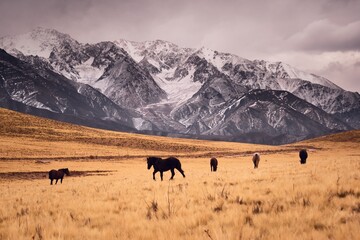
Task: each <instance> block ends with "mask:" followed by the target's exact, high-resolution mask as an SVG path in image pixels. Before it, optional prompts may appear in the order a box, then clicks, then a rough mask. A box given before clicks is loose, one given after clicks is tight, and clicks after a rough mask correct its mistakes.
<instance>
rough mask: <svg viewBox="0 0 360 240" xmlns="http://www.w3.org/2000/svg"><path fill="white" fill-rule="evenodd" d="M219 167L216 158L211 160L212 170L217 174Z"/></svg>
mask: <svg viewBox="0 0 360 240" xmlns="http://www.w3.org/2000/svg"><path fill="white" fill-rule="evenodd" d="M217 165H218V160H217V159H216V158H214V157H213V158H211V159H210V170H211V171H214V172H216V170H217Z"/></svg>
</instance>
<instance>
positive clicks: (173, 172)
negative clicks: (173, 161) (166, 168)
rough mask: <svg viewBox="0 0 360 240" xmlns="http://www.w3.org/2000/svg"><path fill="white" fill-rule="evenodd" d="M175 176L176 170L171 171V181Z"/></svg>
mask: <svg viewBox="0 0 360 240" xmlns="http://www.w3.org/2000/svg"><path fill="white" fill-rule="evenodd" d="M174 176H175V171H174V169H173V168H172V169H171V178H170V180H172V179H173V178H174Z"/></svg>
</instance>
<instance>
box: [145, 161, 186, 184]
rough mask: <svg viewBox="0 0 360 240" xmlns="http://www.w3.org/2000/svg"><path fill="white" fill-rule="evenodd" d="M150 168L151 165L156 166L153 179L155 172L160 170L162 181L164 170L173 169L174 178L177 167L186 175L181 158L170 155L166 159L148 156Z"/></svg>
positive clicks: (172, 175)
mask: <svg viewBox="0 0 360 240" xmlns="http://www.w3.org/2000/svg"><path fill="white" fill-rule="evenodd" d="M147 165H148V169H150V168H151V166H154V172H153V179H154V180H156V179H155V173H157V172H160V177H161V181H162V180H163V172H166V171H169V170H171V178H170V180H171V179H173V178H174V175H175V171H174V168H176V169H177V170H178V171H179V172H180V173H181V174H182V175H183V177H185V174H184V171H183V170H182V169H181V163H180V161H179V159H177V158H174V157H169V158H166V159H162V158H158V157H148V158H147Z"/></svg>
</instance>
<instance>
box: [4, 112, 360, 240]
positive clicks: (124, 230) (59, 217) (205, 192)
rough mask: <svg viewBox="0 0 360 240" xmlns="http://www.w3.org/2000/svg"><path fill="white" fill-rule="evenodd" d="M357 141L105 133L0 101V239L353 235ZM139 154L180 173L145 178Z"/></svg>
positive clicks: (357, 137)
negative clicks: (177, 165) (56, 175)
mask: <svg viewBox="0 0 360 240" xmlns="http://www.w3.org/2000/svg"><path fill="white" fill-rule="evenodd" d="M304 147H305V148H307V149H308V152H309V158H308V162H307V164H306V165H300V164H299V157H298V150H299V149H301V148H304ZM359 147H360V131H351V132H347V133H341V134H336V135H332V136H327V137H322V138H317V139H313V140H309V141H304V142H300V143H297V144H290V145H284V146H264V145H253V144H242V143H227V142H210V141H196V140H188V139H175V138H164V137H154V136H143V135H137V134H127V133H116V132H111V131H103V130H97V129H91V128H86V127H81V126H76V125H70V124H65V123H59V122H55V121H51V120H47V119H42V118H37V117H33V116H29V115H24V114H20V113H16V112H12V111H9V110H4V109H0V151H1V152H0V159H1V160H0V193H1V196H0V239H359V236H360V228H359V226H360V189H359V186H360V184H359V183H360V181H359V180H360V171H359V170H360V148H359ZM254 152H260V154H261V161H260V165H259V169H253V165H252V162H251V155H252V153H254ZM149 155H157V156H170V155H174V156H177V157H179V159H180V160H181V162H182V166H183V169H184V170H185V174H186V178H183V177H182V176H181V175H180V174H179V173H178V172H176V175H175V179H174V180H173V181H168V180H167V179H168V178H169V177H170V173H169V172H166V173H165V174H164V181H162V182H161V181H160V176H159V175H157V181H153V180H152V170H150V171H149V170H147V169H146V162H145V157H146V156H149ZM211 156H215V157H217V158H218V160H219V168H218V171H217V172H210V164H209V159H210V157H211ZM63 167H68V168H69V169H70V172H72V173H73V175H72V176H66V177H65V179H64V181H63V184H57V185H52V186H51V185H50V184H49V183H50V181H49V180H48V179H47V172H48V171H49V170H50V169H58V168H63Z"/></svg>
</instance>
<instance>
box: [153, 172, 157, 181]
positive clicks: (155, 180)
mask: <svg viewBox="0 0 360 240" xmlns="http://www.w3.org/2000/svg"><path fill="white" fill-rule="evenodd" d="M155 173H157V171H156V170H154V172H153V179H154V181H156V179H155Z"/></svg>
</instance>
